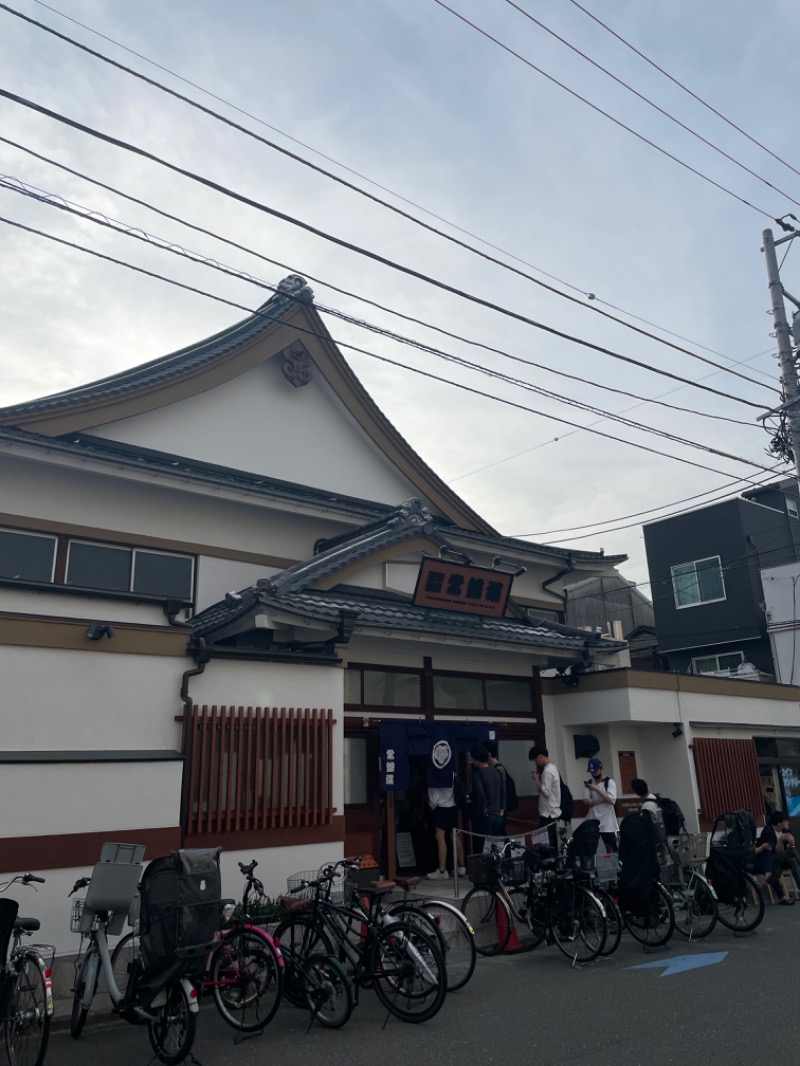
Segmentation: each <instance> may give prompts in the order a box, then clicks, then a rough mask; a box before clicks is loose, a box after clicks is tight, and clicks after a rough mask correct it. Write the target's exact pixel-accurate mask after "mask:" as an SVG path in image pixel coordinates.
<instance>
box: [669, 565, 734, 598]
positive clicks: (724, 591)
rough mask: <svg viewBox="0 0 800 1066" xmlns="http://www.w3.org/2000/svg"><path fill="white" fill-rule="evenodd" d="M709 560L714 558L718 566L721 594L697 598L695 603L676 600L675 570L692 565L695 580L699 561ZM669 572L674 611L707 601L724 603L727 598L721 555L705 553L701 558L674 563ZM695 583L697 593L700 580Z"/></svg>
mask: <svg viewBox="0 0 800 1066" xmlns="http://www.w3.org/2000/svg"><path fill="white" fill-rule="evenodd" d="M710 560H716V562H717V566H718V568H719V580H720V584H721V585H722V595H721V596H715V597H714V598H713V599H709V600H698V601H697V602H696V603H680V602H679V601H678V589H677V587H676V585H675V571H676V570H679V569H683V568H684V567H687V566H691V567H694V574H695V580H696V579H697V566H698V564H699V563H705V562H709V561H710ZM669 572H670V579H671V581H672V594H673V597H674V599H675V610H676V611H685V610H687V609H688V608H691V607H704V606H705V605H706V604H708V603H724V601H725V600H727V598H728V594H727V589H726V588H725V573H724V571H723V567H722V557H721V556H719V555H705V556H703V558H701V559H692V560H690V561H689V562H687V563H676V564H675V565H674V566H671V567H670V571H669ZM696 584H697V589H698V593H699V591H700V582H699V581H697V580H696Z"/></svg>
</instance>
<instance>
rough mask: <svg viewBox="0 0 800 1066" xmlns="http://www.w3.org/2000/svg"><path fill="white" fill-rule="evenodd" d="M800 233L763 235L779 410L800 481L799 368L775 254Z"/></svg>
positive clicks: (767, 233)
mask: <svg viewBox="0 0 800 1066" xmlns="http://www.w3.org/2000/svg"><path fill="white" fill-rule="evenodd" d="M798 236H800V233H798V232H797V231H794V232H792V233H791V234H790V235H789V236H788V237H782V238H781V239H780V240H778V241H776V240H775V238H774V237H773V236H772V230H770V229H765V230H764V232H763V234H762V238H763V241H764V258H765V259H766V261H767V277H768V279H769V292H770V297H771V298H772V319H773V322H774V323H775V336H776V338H777V340H778V358H779V360H780V365H781V381H782V383H783V403H782V404H781V406H780V407H779V408H777V410H779V411H781V410H782V411H785V412H786V426H787V429H788V433H789V442H790V444H791V446H792V452H793V453H794V469H795V476H796V477H797V478H798V481H800V406H799V405H800V384H798V380H797V367H796V366H795V362H794V352H793V351H792V330H791V327H790V325H789V323H788V322H787V321H786V306H785V304H784V302H783V297H784V288H783V285H782V284H781V275H780V269H779V267H778V257H777V255H776V254H775V247H776V245H777V244H783V242H784V241H790V240H792V239H793V238H794V237H798Z"/></svg>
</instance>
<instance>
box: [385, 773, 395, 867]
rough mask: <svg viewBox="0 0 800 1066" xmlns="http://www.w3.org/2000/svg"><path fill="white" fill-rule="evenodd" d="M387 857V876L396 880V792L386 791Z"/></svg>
mask: <svg viewBox="0 0 800 1066" xmlns="http://www.w3.org/2000/svg"><path fill="white" fill-rule="evenodd" d="M386 857H387V863H388V866H389V868H388V870H387V871H386V876H387V877H388V878H389V880H390V881H394V878H395V874H396V873H397V835H396V833H395V827H394V792H387V793H386Z"/></svg>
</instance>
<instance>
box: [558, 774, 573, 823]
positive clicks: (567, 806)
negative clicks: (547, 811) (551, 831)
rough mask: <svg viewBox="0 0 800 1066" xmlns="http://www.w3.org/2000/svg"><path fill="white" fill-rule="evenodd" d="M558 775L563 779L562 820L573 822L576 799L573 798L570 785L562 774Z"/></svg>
mask: <svg viewBox="0 0 800 1066" xmlns="http://www.w3.org/2000/svg"><path fill="white" fill-rule="evenodd" d="M558 777H559V780H560V781H561V821H562V822H571V821H572V818H573V815H574V814H575V800H574V799H573V798H572V793H571V792H570V790H569V785H568V784H567V783H566V782H565V781H564V778H563V777H562V776H561V774H559V775H558Z"/></svg>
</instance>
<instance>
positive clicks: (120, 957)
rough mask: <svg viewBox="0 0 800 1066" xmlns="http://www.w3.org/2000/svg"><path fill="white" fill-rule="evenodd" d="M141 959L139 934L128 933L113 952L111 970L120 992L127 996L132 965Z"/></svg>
mask: <svg viewBox="0 0 800 1066" xmlns="http://www.w3.org/2000/svg"><path fill="white" fill-rule="evenodd" d="M138 958H139V934H138V933H126V934H125V936H124V937H122V939H121V940H120V941H119V942H118V943H117V946H116V947H115V948H114V950H113V951H112V952H111V970H112V972H113V974H114V983H115V984H116V986H117V989H118V991H119V992H121V993H122V995H123V996H124V995H125V992H126V990H127V988H128V980H129V978H130V969H129V967H130V965H131V963H133V962H136V961H137V959H138Z"/></svg>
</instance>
